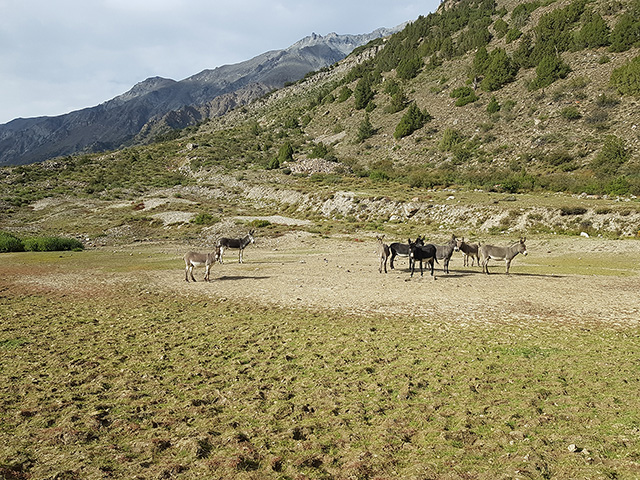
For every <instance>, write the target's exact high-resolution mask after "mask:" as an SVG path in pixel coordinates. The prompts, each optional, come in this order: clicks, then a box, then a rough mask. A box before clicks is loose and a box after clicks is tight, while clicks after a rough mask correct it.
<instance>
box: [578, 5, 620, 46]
mask: <svg viewBox="0 0 640 480" xmlns="http://www.w3.org/2000/svg"><path fill="white" fill-rule="evenodd" d="M610 33H611V31H610V29H609V27H608V26H607V22H605V21H604V19H603V18H602V17H601V16H600V15H599V14H597V13H589V18H588V20H587V22H586V23H585V24H584V25H583V26H582V28H581V29H580V31H578V33H577V34H576V36H575V38H574V42H575V46H576V48H578V49H581V48H598V47H604V46H605V45H609V35H610Z"/></svg>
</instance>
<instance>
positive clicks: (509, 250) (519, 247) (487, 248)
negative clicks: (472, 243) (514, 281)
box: [480, 237, 527, 275]
mask: <svg viewBox="0 0 640 480" xmlns="http://www.w3.org/2000/svg"><path fill="white" fill-rule="evenodd" d="M526 240H527V239H526V237H523V238H521V239H520V241H519V242H516V243H514V244H513V245H510V246H508V247H496V246H494V245H480V258H481V259H482V272H483V273H486V274H487V275H489V266H488V263H489V260H490V259H493V260H500V261H502V260H504V261H505V262H506V263H507V275H509V266H510V265H511V260H513V259H514V257H515V256H516V255H518V254H519V253H521V254H523V255H526V254H527V246H526V245H525V244H524V242H525V241H526Z"/></svg>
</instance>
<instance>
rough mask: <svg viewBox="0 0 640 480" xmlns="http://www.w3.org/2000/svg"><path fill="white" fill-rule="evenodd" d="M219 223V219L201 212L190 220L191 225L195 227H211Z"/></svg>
mask: <svg viewBox="0 0 640 480" xmlns="http://www.w3.org/2000/svg"><path fill="white" fill-rule="evenodd" d="M219 221H220V219H219V218H217V217H214V216H213V215H211V214H209V213H207V212H201V213H199V214H197V215H196V216H195V217H193V219H192V220H191V223H195V224H196V225H211V224H213V223H217V222H219Z"/></svg>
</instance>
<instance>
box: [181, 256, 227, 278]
mask: <svg viewBox="0 0 640 480" xmlns="http://www.w3.org/2000/svg"><path fill="white" fill-rule="evenodd" d="M219 256H220V249H219V248H218V247H216V250H215V252H213V253H198V252H187V253H185V254H184V265H185V267H184V279H185V280H186V281H187V282H188V281H189V275H191V280H193V281H194V282H195V281H196V279H195V278H194V277H193V268H194V267H201V266H202V265H204V267H205V271H204V281H205V282H208V281H209V272H210V271H211V266H212V265H213V264H214V263H216V262H217V261H218V257H219Z"/></svg>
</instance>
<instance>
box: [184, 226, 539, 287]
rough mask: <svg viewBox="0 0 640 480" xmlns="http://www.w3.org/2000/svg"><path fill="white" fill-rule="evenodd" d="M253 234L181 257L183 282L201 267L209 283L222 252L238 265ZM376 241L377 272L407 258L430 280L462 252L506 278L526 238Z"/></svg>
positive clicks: (466, 258) (380, 238)
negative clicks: (502, 242) (508, 241)
mask: <svg viewBox="0 0 640 480" xmlns="http://www.w3.org/2000/svg"><path fill="white" fill-rule="evenodd" d="M254 233H255V230H250V231H249V233H248V234H247V235H245V236H244V237H242V238H227V237H222V238H220V239H219V240H218V242H217V243H216V248H215V251H214V252H213V253H198V252H193V251H190V252H187V253H186V254H185V255H184V263H185V273H184V278H185V280H186V281H187V282H188V281H189V277H191V280H193V281H194V282H195V281H196V279H195V278H194V276H193V269H194V267H200V266H204V267H205V274H204V281H206V282H208V281H209V274H210V271H211V267H212V266H213V265H214V264H215V263H216V262H219V263H223V260H222V257H223V255H224V251H225V250H227V249H230V248H231V249H237V250H238V263H242V262H243V252H244V249H245V248H246V247H247V246H248V245H250V244H252V243H255V240H254V238H253V234H254ZM376 239H377V241H378V253H379V258H380V266H379V268H378V271H379V272H380V273H382V271H383V269H384V273H387V261H389V263H390V266H391V268H392V269H393V268H394V265H393V262H394V260H395V258H396V257H408V258H409V270H410V272H411V276H412V277H413V274H414V272H415V267H416V262H420V275H421V276H422V275H423V272H424V270H423V265H424V264H426V266H427V267H428V268H430V270H431V276H432V277H434V264H435V263H438V264H439V263H440V261H442V269H443V271H444V273H449V261H450V260H451V256H452V255H453V252H458V251H459V252H462V254H463V262H464V263H463V264H464V266H465V267H466V266H468V265H469V260H471V265H470V266H472V267H473V266H474V264H475V263H476V262H477V265H478V266H480V265H481V264H482V272H483V273H485V274H487V275H488V274H489V260H496V261H504V262H505V263H506V273H507V275H508V274H509V267H510V266H511V261H512V260H513V259H514V258H515V257H516V255H518V254H519V253H521V254H523V255H526V254H527V247H526V245H525V241H526V238H524V237H523V238H520V240H519V241H517V242H515V243H513V244H512V245H509V246H507V247H502V246H497V245H489V244H478V243H467V242H465V241H464V238H456V236H455V235H451V239H450V240H449V241H448V242H447V243H446V244H445V245H434V244H431V243H429V244H425V237H424V236H423V237H417V238H416V240H415V241H411V239H409V240H408V242H407V243H397V242H394V243H391V244H389V245H387V244H386V243H384V235H382V236H377V237H376Z"/></svg>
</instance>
